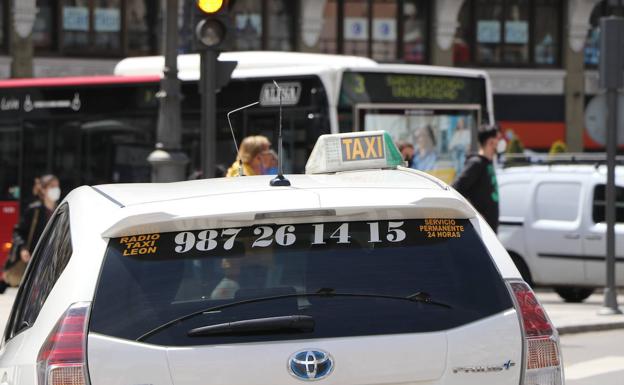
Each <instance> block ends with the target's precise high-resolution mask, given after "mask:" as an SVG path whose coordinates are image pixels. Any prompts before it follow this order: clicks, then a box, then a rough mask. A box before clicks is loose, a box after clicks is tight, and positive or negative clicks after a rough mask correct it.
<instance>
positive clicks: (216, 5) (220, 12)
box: [194, 0, 234, 51]
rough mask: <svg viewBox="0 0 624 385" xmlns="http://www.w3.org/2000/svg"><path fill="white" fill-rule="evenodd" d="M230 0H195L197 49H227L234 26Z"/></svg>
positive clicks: (195, 40)
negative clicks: (230, 11) (230, 13)
mask: <svg viewBox="0 0 624 385" xmlns="http://www.w3.org/2000/svg"><path fill="white" fill-rule="evenodd" d="M231 5H232V1H230V0H195V12H194V16H195V17H194V19H195V20H194V24H195V39H194V48H195V50H198V51H199V50H207V49H209V50H219V51H223V50H227V49H228V48H229V47H230V46H231V44H230V43H231V41H232V38H233V33H234V28H233V25H232V20H231V17H230V15H229V9H230V7H231Z"/></svg>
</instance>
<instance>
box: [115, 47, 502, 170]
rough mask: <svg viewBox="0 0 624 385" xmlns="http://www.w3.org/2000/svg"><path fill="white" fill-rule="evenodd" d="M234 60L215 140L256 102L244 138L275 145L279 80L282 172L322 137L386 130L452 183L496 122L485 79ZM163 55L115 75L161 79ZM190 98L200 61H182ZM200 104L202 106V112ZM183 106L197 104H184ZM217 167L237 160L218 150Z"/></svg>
mask: <svg viewBox="0 0 624 385" xmlns="http://www.w3.org/2000/svg"><path fill="white" fill-rule="evenodd" d="M219 60H224V61H237V62H238V65H237V67H236V69H235V70H234V72H233V74H232V80H231V82H230V83H229V84H228V85H227V86H226V87H224V88H223V89H222V90H221V91H220V93H219V94H218V96H217V98H218V123H217V124H218V126H219V127H218V130H219V132H220V134H219V135H218V136H219V138H218V140H219V141H221V140H226V141H227V140H228V135H226V134H227V123H226V121H225V114H226V113H227V111H228V110H232V109H235V108H236V107H239V106H242V105H245V104H248V103H252V102H254V101H259V102H260V103H259V105H257V106H255V107H253V108H250V109H248V110H245V111H243V112H241V113H240V115H239V117H238V120H237V124H236V125H235V129H236V130H237V135H239V136H240V137H244V136H246V135H250V134H264V135H266V136H268V137H269V138H274V135H275V128H276V125H277V119H278V114H277V108H278V105H279V97H278V96H279V94H278V92H277V89H276V87H275V86H274V84H273V80H275V81H277V82H279V84H280V86H281V88H282V89H283V90H284V91H283V93H282V104H283V107H284V112H283V114H284V115H283V119H284V135H285V141H284V143H285V147H286V150H285V160H286V166H285V169H286V170H287V171H290V172H298V171H302V169H303V165H304V164H305V162H306V160H307V158H308V155H309V152H310V150H311V147H312V145H313V144H314V143H315V141H316V138H317V137H318V136H319V135H321V134H325V133H338V132H347V131H353V130H365V131H369V130H370V131H374V130H380V129H383V130H386V131H388V132H390V134H391V135H392V137H393V139H394V140H396V141H406V142H409V143H412V144H413V145H414V147H415V149H416V155H415V156H414V159H413V163H412V166H413V167H414V168H418V169H421V170H423V171H427V172H431V173H432V174H435V175H437V176H439V177H441V178H442V179H445V180H446V181H448V182H450V181H451V180H452V179H453V178H454V176H455V174H456V173H457V172H458V171H459V170H460V169H461V168H462V166H463V162H464V158H465V154H466V152H467V151H470V150H474V149H475V148H476V129H477V127H479V125H480V124H481V123H491V122H493V121H494V111H493V98H492V89H491V84H490V80H489V78H488V75H487V73H486V72H485V71H479V70H471V69H458V68H446V67H435V66H422V65H406V64H381V63H377V62H375V61H374V60H371V59H368V58H363V57H355V56H340V55H324V54H308V53H293V52H266V51H263V52H228V53H222V54H221V55H220V57H219ZM163 66H164V59H163V57H139V58H128V59H124V60H122V61H121V62H120V63H119V64H118V65H117V66H116V68H115V74H116V75H123V76H138V75H141V76H145V75H156V76H162V68H163ZM178 67H179V78H180V79H181V80H182V81H183V84H184V85H186V86H184V85H183V93H184V94H185V95H186V98H188V92H184V90H185V88H186V89H189V90H190V88H189V87H190V86H191V85H194V86H195V87H196V85H197V81H198V79H199V74H200V69H199V68H200V65H199V55H197V54H193V55H181V56H179V58H178ZM198 103H199V101H198V100H195V102H194V103H193V104H195V108H196V109H198V108H199V104H198ZM185 104H187V105H188V104H191V103H190V101H186V103H185ZM218 148H219V150H218V151H219V153H218V154H217V159H228V158H232V157H233V154H232V152H231V146H227V145H226V146H221V145H219V146H218Z"/></svg>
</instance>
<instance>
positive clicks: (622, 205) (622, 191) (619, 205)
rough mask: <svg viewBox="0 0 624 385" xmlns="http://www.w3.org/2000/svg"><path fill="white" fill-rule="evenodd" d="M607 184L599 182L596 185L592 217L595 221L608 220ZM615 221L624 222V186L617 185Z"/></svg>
mask: <svg viewBox="0 0 624 385" xmlns="http://www.w3.org/2000/svg"><path fill="white" fill-rule="evenodd" d="M605 192H606V186H605V185H604V184H598V185H596V187H594V199H593V207H592V219H593V220H594V223H600V222H604V221H606V218H605V206H606V205H607V196H606V194H605ZM615 221H616V222H618V223H624V188H622V187H617V186H616V187H615Z"/></svg>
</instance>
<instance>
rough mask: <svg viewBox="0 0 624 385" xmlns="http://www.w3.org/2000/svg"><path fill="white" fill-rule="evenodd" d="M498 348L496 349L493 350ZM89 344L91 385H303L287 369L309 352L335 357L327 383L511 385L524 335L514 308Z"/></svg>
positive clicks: (92, 339) (97, 338)
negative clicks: (160, 342)
mask: <svg viewBox="0 0 624 385" xmlns="http://www.w3.org/2000/svg"><path fill="white" fill-rule="evenodd" d="M492 345H496V346H498V348H497V349H495V350H493V349H491V347H492ZM88 346H89V368H90V369H89V371H90V375H91V383H92V385H99V384H109V385H127V384H151V385H197V384H203V383H206V382H210V383H211V384H214V385H225V384H231V383H243V382H244V383H246V384H256V385H269V384H271V385H291V384H300V383H301V380H298V379H296V378H294V377H293V376H292V375H291V374H290V373H289V371H288V359H289V358H290V356H292V355H293V354H294V353H295V352H298V351H301V350H307V349H315V350H322V351H325V352H327V353H329V354H330V355H331V356H332V358H333V360H334V363H335V368H334V370H333V372H332V373H331V375H330V376H328V377H327V378H326V379H324V380H323V382H324V383H327V384H329V385H332V384H346V385H358V384H367V385H368V384H387V385H390V384H405V383H419V384H449V385H452V384H458V385H459V384H463V385H467V384H484V385H485V384H509V385H511V384H517V383H518V382H519V379H520V371H521V362H522V361H521V352H522V335H521V333H520V328H519V320H518V315H517V313H516V311H515V310H509V311H506V312H505V313H502V314H497V315H494V316H492V317H488V318H486V319H482V320H479V321H477V322H473V323H470V324H467V325H464V326H461V327H459V328H455V329H451V330H448V331H445V332H434V333H417V334H396V335H382V336H364V337H358V338H353V337H351V338H328V339H315V340H297V341H285V342H271V343H241V344H235V345H214V346H210V345H208V346H194V347H184V348H180V347H166V346H154V345H150V344H145V343H137V342H132V341H124V340H121V339H117V338H111V337H107V336H103V335H100V334H97V333H90V335H89V343H88ZM505 362H511V363H513V365H512V366H511V367H510V368H509V369H506V370H500V371H498V372H489V373H468V372H462V371H455V370H454V369H457V368H466V367H479V366H480V367H486V366H499V367H500V366H502V365H503V364H504V363H505ZM124 368H127V369H126V370H124ZM366 368H374V370H366ZM250 374H252V375H251V376H250Z"/></svg>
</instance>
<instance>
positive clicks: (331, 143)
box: [305, 131, 404, 174]
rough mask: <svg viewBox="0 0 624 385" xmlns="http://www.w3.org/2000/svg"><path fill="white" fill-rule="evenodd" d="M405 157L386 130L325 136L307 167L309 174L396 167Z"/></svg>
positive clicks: (319, 142)
mask: <svg viewBox="0 0 624 385" xmlns="http://www.w3.org/2000/svg"><path fill="white" fill-rule="evenodd" d="M403 163H404V162H403V158H402V157H401V153H400V152H399V150H398V149H397V147H396V145H395V144H394V142H393V141H392V138H391V137H390V135H389V134H388V133H387V132H385V131H362V132H348V133H344V134H331V135H321V136H319V138H318V140H317V141H316V145H314V149H313V150H312V154H310V158H309V159H308V163H307V164H306V169H305V171H306V174H324V173H330V172H339V171H351V170H364V169H374V168H394V167H396V166H399V165H402V164H403Z"/></svg>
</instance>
